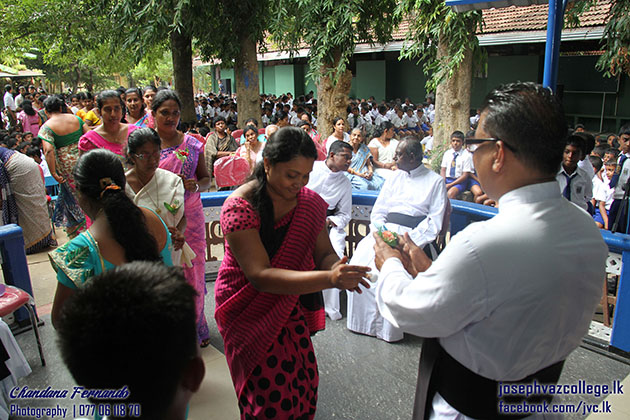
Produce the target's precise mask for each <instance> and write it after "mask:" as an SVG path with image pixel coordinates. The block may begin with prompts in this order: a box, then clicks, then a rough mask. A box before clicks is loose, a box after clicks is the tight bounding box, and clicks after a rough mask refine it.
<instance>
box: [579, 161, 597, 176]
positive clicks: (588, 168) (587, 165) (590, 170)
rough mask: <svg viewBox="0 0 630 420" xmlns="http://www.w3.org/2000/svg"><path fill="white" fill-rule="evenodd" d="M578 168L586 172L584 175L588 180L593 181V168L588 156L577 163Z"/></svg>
mask: <svg viewBox="0 0 630 420" xmlns="http://www.w3.org/2000/svg"><path fill="white" fill-rule="evenodd" d="M578 168H582V169H583V170H584V172H586V175H588V177H589V179H593V177H594V176H595V168H593V164H592V163H591V161H590V159H589V158H588V156H587V157H586V158H585V159H582V160H581V161H579V162H578Z"/></svg>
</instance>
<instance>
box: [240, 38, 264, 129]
mask: <svg viewBox="0 0 630 420" xmlns="http://www.w3.org/2000/svg"><path fill="white" fill-rule="evenodd" d="M245 32H247V31H245ZM239 45H240V46H241V54H240V55H239V56H238V57H236V59H235V60H234V81H235V83H236V93H237V94H238V128H245V121H247V120H248V119H250V118H255V119H256V121H258V123H259V126H260V127H262V125H261V120H260V115H261V109H260V85H259V81H258V58H257V57H256V43H255V42H254V41H252V40H251V39H250V38H249V34H247V33H245V34H241V35H240V38H239Z"/></svg>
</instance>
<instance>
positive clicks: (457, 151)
mask: <svg viewBox="0 0 630 420" xmlns="http://www.w3.org/2000/svg"><path fill="white" fill-rule="evenodd" d="M471 163H472V158H471V156H470V153H468V151H467V150H466V149H464V133H462V132H461V131H454V132H453V134H451V148H450V149H448V150H447V151H446V152H444V156H443V157H442V164H441V165H440V166H441V170H440V175H441V176H442V178H443V179H444V182H446V191H447V194H448V198H455V197H457V196H458V195H459V194H461V193H463V192H464V191H466V188H467V187H468V177H469V176H470V174H471V172H472V165H471Z"/></svg>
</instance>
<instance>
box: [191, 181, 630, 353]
mask: <svg viewBox="0 0 630 420" xmlns="http://www.w3.org/2000/svg"><path fill="white" fill-rule="evenodd" d="M230 194H231V191H224V192H218V193H202V194H201V200H202V202H203V205H204V207H219V206H221V205H222V204H223V201H225V199H226V198H227V197H228V196H229V195H230ZM377 197H378V191H361V192H357V191H354V192H353V193H352V204H353V205H355V206H372V205H374V202H375V201H376V198H377ZM451 206H452V213H451V218H450V232H451V236H452V235H455V234H456V233H457V232H459V231H461V230H462V229H464V228H465V227H466V226H468V225H469V224H470V223H473V222H478V221H482V220H487V219H490V218H492V217H494V216H495V215H496V214H497V212H498V210H497V209H496V208H494V207H488V206H484V205H481V204H476V203H470V202H468V201H460V200H451ZM601 233H602V237H603V238H604V241H605V242H606V245H608V249H609V250H610V251H611V252H614V253H618V254H621V255H622V267H621V275H620V276H619V285H618V286H617V287H618V289H617V290H618V291H617V304H616V305H615V316H614V319H613V327H612V334H611V339H610V345H611V346H612V347H615V348H617V349H620V350H623V351H625V352H630V235H625V234H622V233H614V234H613V233H610V232H609V231H605V230H601ZM603 282H604V279H602V285H603Z"/></svg>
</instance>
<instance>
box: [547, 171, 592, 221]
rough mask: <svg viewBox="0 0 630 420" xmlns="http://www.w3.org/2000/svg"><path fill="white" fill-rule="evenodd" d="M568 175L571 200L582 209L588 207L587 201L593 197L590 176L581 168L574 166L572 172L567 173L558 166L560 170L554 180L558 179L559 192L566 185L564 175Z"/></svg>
mask: <svg viewBox="0 0 630 420" xmlns="http://www.w3.org/2000/svg"><path fill="white" fill-rule="evenodd" d="M565 175H566V176H570V177H571V178H572V179H571V202H572V203H575V204H576V205H577V206H579V207H580V208H583V209H584V210H587V209H588V204H587V203H588V202H589V201H591V198H593V181H592V177H590V178H589V176H588V175H587V174H586V172H585V171H584V170H583V169H582V168H579V167H578V168H576V169H575V172H573V174H571V175H569V174H568V173H566V171H565V170H564V168H563V167H562V166H560V171H558V174H557V175H556V181H558V185H560V194H562V192H563V191H564V188H565V187H566V186H567V178H566V176H565Z"/></svg>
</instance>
